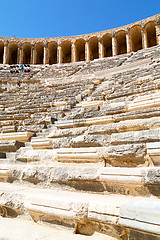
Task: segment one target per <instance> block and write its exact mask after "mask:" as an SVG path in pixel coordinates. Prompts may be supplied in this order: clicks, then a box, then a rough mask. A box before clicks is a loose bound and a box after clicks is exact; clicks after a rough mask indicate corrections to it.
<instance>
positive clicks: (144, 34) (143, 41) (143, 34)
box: [141, 25, 148, 49]
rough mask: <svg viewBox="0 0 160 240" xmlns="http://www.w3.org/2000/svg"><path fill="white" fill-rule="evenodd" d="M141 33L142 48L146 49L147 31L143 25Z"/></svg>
mask: <svg viewBox="0 0 160 240" xmlns="http://www.w3.org/2000/svg"><path fill="white" fill-rule="evenodd" d="M141 33H142V48H143V49H146V48H147V47H148V43H147V33H146V30H145V26H144V25H142V30H141Z"/></svg>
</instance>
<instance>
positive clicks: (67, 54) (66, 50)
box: [61, 40, 71, 63]
mask: <svg viewBox="0 0 160 240" xmlns="http://www.w3.org/2000/svg"><path fill="white" fill-rule="evenodd" d="M61 47H62V63H70V62H71V42H70V41H68V40H66V41H64V42H62V43H61Z"/></svg>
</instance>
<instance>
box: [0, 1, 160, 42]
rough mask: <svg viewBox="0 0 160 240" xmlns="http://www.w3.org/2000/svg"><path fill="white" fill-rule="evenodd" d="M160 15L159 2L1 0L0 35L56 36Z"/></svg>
mask: <svg viewBox="0 0 160 240" xmlns="http://www.w3.org/2000/svg"><path fill="white" fill-rule="evenodd" d="M158 13H160V0H26V1H24V0H1V1H0V23H1V24H0V36H4V37H12V36H13V35H15V37H29V38H31V37H60V36H72V35H79V34H85V33H91V32H98V31H103V30H107V29H111V28H114V27H120V26H123V25H126V24H129V23H132V22H136V21H138V20H141V19H144V18H147V17H150V16H152V15H156V14H158Z"/></svg>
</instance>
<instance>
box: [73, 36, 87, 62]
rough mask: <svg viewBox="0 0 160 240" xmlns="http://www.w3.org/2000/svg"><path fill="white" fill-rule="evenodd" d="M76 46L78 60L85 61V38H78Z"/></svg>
mask: <svg viewBox="0 0 160 240" xmlns="http://www.w3.org/2000/svg"><path fill="white" fill-rule="evenodd" d="M75 48H76V52H75V54H76V62H79V61H85V40H84V39H78V40H77V41H76V42H75Z"/></svg>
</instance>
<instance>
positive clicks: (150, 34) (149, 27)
mask: <svg viewBox="0 0 160 240" xmlns="http://www.w3.org/2000/svg"><path fill="white" fill-rule="evenodd" d="M145 31H146V35H147V47H153V46H155V45H157V41H156V27H155V22H149V23H147V24H146V26H145Z"/></svg>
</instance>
